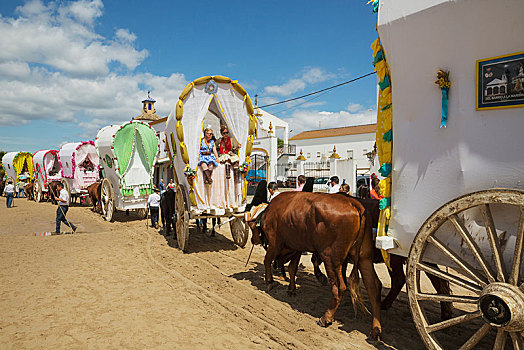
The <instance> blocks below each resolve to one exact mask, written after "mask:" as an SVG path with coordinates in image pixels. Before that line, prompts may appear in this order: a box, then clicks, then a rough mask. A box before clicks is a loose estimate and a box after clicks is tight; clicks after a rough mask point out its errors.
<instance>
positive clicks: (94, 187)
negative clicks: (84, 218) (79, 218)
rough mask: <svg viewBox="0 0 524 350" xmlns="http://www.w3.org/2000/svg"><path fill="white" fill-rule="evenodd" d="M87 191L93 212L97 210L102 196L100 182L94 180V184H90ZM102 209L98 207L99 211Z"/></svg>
mask: <svg viewBox="0 0 524 350" xmlns="http://www.w3.org/2000/svg"><path fill="white" fill-rule="evenodd" d="M87 193H88V194H89V199H90V200H91V203H93V209H91V210H93V211H94V212H96V211H97V208H100V204H101V202H100V198H101V197H102V186H101V182H95V183H94V184H91V185H89V186H88V187H87ZM101 210H102V209H101V208H100V211H101Z"/></svg>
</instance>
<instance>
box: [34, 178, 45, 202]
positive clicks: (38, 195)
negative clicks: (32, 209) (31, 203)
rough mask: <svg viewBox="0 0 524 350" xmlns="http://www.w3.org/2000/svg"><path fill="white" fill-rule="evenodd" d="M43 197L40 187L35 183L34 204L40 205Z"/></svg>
mask: <svg viewBox="0 0 524 350" xmlns="http://www.w3.org/2000/svg"><path fill="white" fill-rule="evenodd" d="M43 197H44V192H43V190H42V186H41V185H40V182H38V181H35V195H34V198H35V202H37V203H40V202H41V201H42V198H43Z"/></svg>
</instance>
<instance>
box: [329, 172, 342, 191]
mask: <svg viewBox="0 0 524 350" xmlns="http://www.w3.org/2000/svg"><path fill="white" fill-rule="evenodd" d="M329 181H331V187H330V188H329V193H338V191H339V190H340V184H339V182H340V180H339V179H338V176H336V175H335V176H331V178H330V179H329Z"/></svg>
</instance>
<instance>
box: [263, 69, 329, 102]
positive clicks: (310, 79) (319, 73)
mask: <svg viewBox="0 0 524 350" xmlns="http://www.w3.org/2000/svg"><path fill="white" fill-rule="evenodd" d="M331 78H333V74H331V73H327V72H325V71H323V70H322V69H320V68H316V67H315V68H308V69H306V70H305V71H304V72H302V74H301V75H300V77H298V78H293V79H289V80H288V81H287V82H285V83H284V84H282V85H271V86H266V87H265V89H264V92H265V93H266V94H267V95H278V96H289V95H291V94H294V93H295V92H297V91H303V90H304V89H305V88H306V86H307V84H315V83H319V82H322V81H326V80H328V79H331Z"/></svg>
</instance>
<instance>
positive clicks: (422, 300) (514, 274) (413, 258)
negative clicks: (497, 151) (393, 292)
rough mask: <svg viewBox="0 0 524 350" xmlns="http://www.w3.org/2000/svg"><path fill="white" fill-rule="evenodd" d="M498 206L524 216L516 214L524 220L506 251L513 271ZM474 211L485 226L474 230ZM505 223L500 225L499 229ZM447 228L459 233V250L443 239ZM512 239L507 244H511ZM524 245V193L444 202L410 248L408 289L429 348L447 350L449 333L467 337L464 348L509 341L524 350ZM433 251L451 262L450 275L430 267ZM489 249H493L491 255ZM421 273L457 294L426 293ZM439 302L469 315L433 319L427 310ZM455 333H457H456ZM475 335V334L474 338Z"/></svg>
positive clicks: (496, 193) (494, 192) (492, 192)
mask: <svg viewBox="0 0 524 350" xmlns="http://www.w3.org/2000/svg"><path fill="white" fill-rule="evenodd" d="M499 205H503V207H500V206H499ZM494 206H499V207H497V208H498V209H499V210H500V208H502V209H504V211H502V212H505V213H510V214H516V213H517V212H518V213H520V214H516V215H517V216H518V215H520V217H514V218H512V220H513V219H514V220H515V222H518V224H517V225H516V226H517V227H514V228H512V230H513V229H514V232H516V237H515V238H516V239H515V243H514V244H511V245H507V246H506V250H505V251H506V252H507V253H506V256H508V255H509V256H510V258H511V259H512V261H511V267H510V269H507V268H506V266H507V265H508V264H505V263H504V259H503V255H502V253H501V251H502V250H501V245H502V244H501V242H502V240H501V239H500V237H502V236H503V234H497V231H496V225H495V224H496V223H497V221H494V219H493V215H492V210H493V207H494ZM470 209H472V210H473V211H474V212H476V213H480V214H479V215H478V216H477V218H480V220H478V219H477V221H478V222H481V223H482V226H473V225H472V224H473V221H472V220H469V221H468V220H467V218H468V215H467V214H466V210H470ZM469 218H470V219H471V217H469ZM505 218H506V217H505ZM477 221H475V222H477ZM502 221H503V220H500V222H498V223H499V225H500V224H501V223H502ZM509 222H510V223H513V222H514V221H509ZM442 225H447V226H446V227H447V228H450V229H454V230H456V235H457V236H456V237H457V242H459V240H460V241H461V243H460V246H461V249H460V252H458V251H454V250H453V249H451V248H450V247H449V246H448V245H447V244H446V242H444V241H443V240H442V239H439V238H438V235H437V232H438V230H439V228H440V227H442ZM468 227H470V229H468ZM473 227H477V228H478V227H481V228H482V231H479V230H478V229H475V230H473V229H472V228H473ZM479 232H481V233H479ZM481 235H482V237H483V238H484V243H485V244H484V247H483V249H481V248H480V247H479V245H478V242H480V240H481V239H482V237H481ZM474 236H477V239H475V238H473V237H474ZM508 241H509V240H508ZM508 241H506V242H504V243H505V244H507V242H508ZM523 242H524V191H519V190H508V189H492V190H486V191H480V192H475V193H471V194H467V195H465V196H462V197H459V198H457V199H454V200H452V201H451V202H449V203H447V204H445V205H444V206H442V207H441V208H440V209H438V210H437V211H435V212H434V213H433V214H432V215H431V216H430V217H429V218H428V219H427V220H426V222H425V223H424V224H423V225H422V227H421V228H420V230H419V232H418V233H417V235H416V237H415V240H414V242H413V245H412V246H411V250H410V253H409V259H408V276H407V285H408V295H409V304H410V307H411V312H412V315H413V320H414V322H415V325H416V327H417V330H418V332H419V334H420V335H421V337H422V339H423V341H424V343H425V344H426V346H427V347H428V348H429V349H443V348H444V347H443V346H442V345H441V340H442V339H444V338H443V337H444V335H445V336H448V337H457V336H458V337H460V336H463V337H464V341H465V342H464V344H463V345H462V347H461V349H472V348H475V349H476V348H480V347H483V348H493V349H505V347H506V342H507V343H508V344H507V345H508V347H509V345H513V348H514V349H523V331H524V307H523V305H524V284H522V281H523V278H524V276H519V274H520V270H521V264H522V253H523ZM428 250H432V251H433V254H435V253H437V254H439V256H440V257H441V259H447V260H448V261H449V264H446V265H445V266H450V267H452V269H451V270H450V271H447V272H445V271H443V270H441V269H439V268H438V267H435V265H431V264H428V263H427V262H426V259H425V253H427V252H428ZM455 250H458V249H457V248H455ZM487 250H489V251H490V252H489V255H488V254H487ZM490 255H491V256H490ZM491 257H493V260H491ZM443 265H444V264H443ZM506 270H509V271H506ZM421 271H424V272H426V273H429V274H432V275H434V276H437V277H439V278H441V279H443V280H445V281H448V282H449V284H450V286H451V287H452V288H453V289H455V290H456V291H458V292H455V293H454V294H452V295H446V294H432V293H427V292H424V291H422V290H421V283H420V277H421ZM437 302H452V303H455V304H457V305H460V307H461V308H463V309H466V312H465V313H463V314H461V315H459V316H455V317H452V318H450V319H448V320H445V321H440V322H439V321H436V322H435V321H430V320H429V319H428V316H429V314H427V313H426V307H427V306H428V305H431V304H435V303H437ZM473 320H474V321H473ZM477 322H478V329H477V328H476V327H477ZM472 324H474V327H473V326H471V325H472ZM467 326H470V329H469V333H468V332H464V333H463V330H466V329H465V328H461V327H467ZM453 327H456V328H453ZM443 330H445V331H444V335H443V333H442V331H443ZM455 330H456V334H455V333H453V332H454V331H455ZM446 333H447V334H446ZM452 333H453V334H452ZM471 333H473V334H472V335H470V334H471ZM488 333H491V334H490V338H491V339H488V338H489V337H488V338H486V335H487V334H488ZM449 334H451V335H449ZM495 334H496V335H495ZM508 335H509V337H508ZM493 338H494V339H493ZM508 338H509V341H508Z"/></svg>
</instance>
